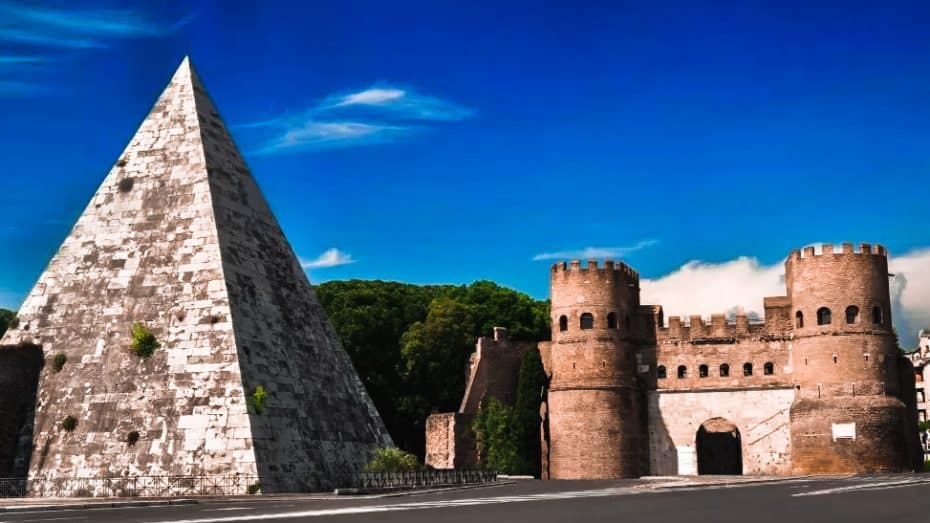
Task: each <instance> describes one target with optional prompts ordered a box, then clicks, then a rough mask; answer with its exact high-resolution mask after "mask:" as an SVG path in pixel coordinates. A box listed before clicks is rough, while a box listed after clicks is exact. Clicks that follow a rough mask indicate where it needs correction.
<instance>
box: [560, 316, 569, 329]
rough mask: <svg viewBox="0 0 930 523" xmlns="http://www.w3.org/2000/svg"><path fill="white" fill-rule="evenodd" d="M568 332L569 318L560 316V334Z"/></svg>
mask: <svg viewBox="0 0 930 523" xmlns="http://www.w3.org/2000/svg"><path fill="white" fill-rule="evenodd" d="M567 330H568V317H567V316H559V332H565V331H567Z"/></svg>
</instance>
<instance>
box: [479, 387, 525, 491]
mask: <svg viewBox="0 0 930 523" xmlns="http://www.w3.org/2000/svg"><path fill="white" fill-rule="evenodd" d="M472 430H474V431H475V441H476V443H477V446H478V456H479V457H480V462H479V464H478V465H479V466H480V467H481V468H484V469H487V470H491V471H494V472H498V473H500V474H515V473H518V472H520V471H521V469H522V461H523V460H522V459H521V458H520V454H519V449H518V448H517V438H516V437H515V435H516V431H514V413H513V408H511V407H508V406H507V405H504V404H503V403H501V402H500V401H498V400H497V398H490V399H489V400H488V401H486V402H485V403H484V404H483V405H482V406H481V409H480V410H479V411H478V414H477V415H476V416H475V420H474V422H473V423H472Z"/></svg>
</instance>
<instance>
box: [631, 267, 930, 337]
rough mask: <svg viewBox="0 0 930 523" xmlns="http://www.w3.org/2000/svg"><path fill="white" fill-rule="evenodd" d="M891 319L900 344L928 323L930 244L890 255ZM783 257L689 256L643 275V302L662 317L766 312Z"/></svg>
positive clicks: (779, 285)
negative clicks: (661, 272) (655, 274)
mask: <svg viewBox="0 0 930 523" xmlns="http://www.w3.org/2000/svg"><path fill="white" fill-rule="evenodd" d="M889 270H890V271H891V272H892V273H894V274H895V278H894V280H893V281H892V304H893V307H894V309H895V310H894V311H893V320H894V324H895V328H897V330H898V334H899V335H900V337H901V345H902V347H905V348H908V347H911V346H913V345H914V344H915V342H916V333H917V330H918V329H920V328H925V327H930V249H923V250H917V251H912V252H910V253H907V254H904V255H902V256H892V257H891V258H890V267H889ZM784 273H785V271H784V263H783V262H779V263H777V264H774V265H769V266H765V265H761V264H760V263H759V261H758V260H757V259H755V258H749V257H740V258H737V259H735V260H731V261H727V262H723V263H703V262H700V261H691V262H688V263H686V264H685V265H683V266H682V267H681V268H679V269H677V270H676V271H674V272H672V273H670V274H667V275H665V276H662V277H660V278H656V279H644V280H642V281H641V282H640V285H641V287H642V302H643V303H644V304H658V305H662V308H663V310H664V312H665V317H666V318H667V317H669V316H681V317H683V318H686V317H688V316H690V315H692V314H700V315H701V316H704V317H708V316H710V315H711V314H715V313H724V312H725V313H732V312H735V311H736V310H737V309H740V308H741V309H743V310H745V311H746V312H747V313H751V314H755V315H758V317H760V318H761V317H763V316H764V309H763V307H762V299H763V298H764V297H765V296H783V295H784V294H785V282H784Z"/></svg>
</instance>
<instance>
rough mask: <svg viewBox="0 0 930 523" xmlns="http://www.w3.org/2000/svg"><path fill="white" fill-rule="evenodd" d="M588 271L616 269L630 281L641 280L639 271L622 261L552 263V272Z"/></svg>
mask: <svg viewBox="0 0 930 523" xmlns="http://www.w3.org/2000/svg"><path fill="white" fill-rule="evenodd" d="M586 271H616V272H620V273H622V274H623V276H624V278H625V279H626V280H628V281H631V282H637V283H638V282H639V273H638V272H636V270H635V269H633V268H632V267H630V266H629V265H627V264H625V263H623V262H620V261H613V260H604V264H603V266H601V265H599V264H598V261H597V260H588V261H587V264H586V265H585V266H584V267H582V265H581V260H572V261H571V262H564V261H563V262H559V263H554V264H553V265H552V274H565V273H584V272H586Z"/></svg>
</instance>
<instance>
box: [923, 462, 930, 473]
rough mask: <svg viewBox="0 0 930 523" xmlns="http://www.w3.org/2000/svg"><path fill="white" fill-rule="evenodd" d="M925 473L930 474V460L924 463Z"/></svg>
mask: <svg viewBox="0 0 930 523" xmlns="http://www.w3.org/2000/svg"><path fill="white" fill-rule="evenodd" d="M924 472H930V460H928V461H924Z"/></svg>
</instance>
